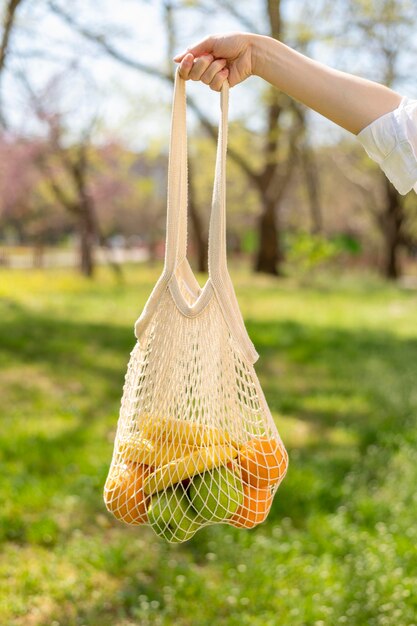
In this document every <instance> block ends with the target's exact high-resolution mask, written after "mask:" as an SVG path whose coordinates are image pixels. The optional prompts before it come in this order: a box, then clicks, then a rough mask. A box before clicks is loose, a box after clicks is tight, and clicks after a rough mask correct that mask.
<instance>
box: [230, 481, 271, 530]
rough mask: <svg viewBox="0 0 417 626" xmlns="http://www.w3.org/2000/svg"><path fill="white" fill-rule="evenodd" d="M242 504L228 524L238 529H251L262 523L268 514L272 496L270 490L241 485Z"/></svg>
mask: <svg viewBox="0 0 417 626" xmlns="http://www.w3.org/2000/svg"><path fill="white" fill-rule="evenodd" d="M243 493H244V497H243V502H242V504H241V506H240V507H239V508H238V509H237V511H236V513H235V514H234V515H233V517H231V518H230V520H229V523H230V524H232V525H233V526H237V527H238V528H253V527H254V526H256V525H257V524H260V523H261V522H263V521H264V520H265V519H266V518H267V516H268V513H269V509H270V507H271V503H272V498H273V495H272V493H271V490H270V489H269V488H268V489H257V488H256V487H251V486H250V485H243Z"/></svg>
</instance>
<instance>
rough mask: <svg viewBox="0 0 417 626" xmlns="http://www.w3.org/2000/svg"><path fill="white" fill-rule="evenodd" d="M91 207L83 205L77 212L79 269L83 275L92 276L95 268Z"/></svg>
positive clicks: (94, 240) (94, 237) (94, 233)
mask: <svg viewBox="0 0 417 626" xmlns="http://www.w3.org/2000/svg"><path fill="white" fill-rule="evenodd" d="M95 226H96V225H95V220H94V216H93V214H92V211H91V207H89V206H88V205H85V206H83V207H82V209H81V210H80V213H79V224H78V227H79V237H80V270H81V273H82V274H83V276H86V277H87V278H92V277H93V274H94V269H95V263H94V246H95V244H96V227H95Z"/></svg>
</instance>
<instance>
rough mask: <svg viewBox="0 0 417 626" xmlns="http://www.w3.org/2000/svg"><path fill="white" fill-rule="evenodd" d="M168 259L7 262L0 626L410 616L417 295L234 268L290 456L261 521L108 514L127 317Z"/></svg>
mask: <svg viewBox="0 0 417 626" xmlns="http://www.w3.org/2000/svg"><path fill="white" fill-rule="evenodd" d="M161 269H162V268H161V265H160V264H157V265H156V266H155V267H153V268H148V267H137V266H136V267H134V266H132V267H128V268H126V270H125V275H124V279H123V281H122V282H120V281H119V282H117V281H116V280H115V278H114V276H113V275H112V273H111V272H110V271H109V270H108V269H106V268H100V270H99V271H98V275H97V279H96V280H95V281H94V282H91V281H88V280H85V279H82V278H80V277H78V276H77V275H76V274H74V273H71V272H67V271H63V270H54V271H52V270H51V271H48V272H38V271H34V272H18V271H13V272H11V271H5V270H1V271H0V320H1V323H0V367H1V387H0V389H1V404H0V412H1V420H2V421H1V425H2V437H1V443H0V454H1V457H0V459H1V473H0V493H1V495H2V507H1V512H0V537H1V539H2V541H3V554H2V557H3V558H2V560H1V561H0V581H1V582H0V585H1V591H0V597H1V604H0V623H1V624H7V625H9V624H13V625H16V626H44V625H47V626H52V624H53V625H54V626H55V625H56V624H57V625H58V626H80V625H82V626H97V625H98V624H100V626H132V624H140V626H146V625H147V624H149V625H152V626H154V625H163V626H165V625H166V626H172V624H175V625H178V626H212V625H213V624H226V625H227V626H229V625H230V626H235V625H236V626H237V625H239V626H245V625H248V626H277V624H285V626H304V625H306V624H315V625H317V626H319V625H320V626H322V625H324V626H328V625H331V626H333V624H348V625H349V626H352V625H362V624H363V625H366V626H368V625H369V626H380V625H381V626H382V625H389V626H391V625H395V626H397V625H398V626H403V625H404V626H405V625H407V626H411V624H413V623H414V622H413V620H414V619H415V614H416V613H417V600H416V595H415V593H414V590H415V587H416V584H417V574H416V572H417V555H416V550H415V545H416V542H417V526H416V524H415V520H416V517H417V500H416V495H415V484H416V483H417V452H416V450H417V424H416V409H417V386H416V384H415V381H416V380H417V326H416V319H417V297H416V294H415V293H414V292H412V291H405V290H402V289H400V288H398V287H395V286H392V285H390V286H387V285H385V284H383V283H382V282H381V281H380V280H379V279H377V278H374V277H372V276H368V277H362V278H358V277H353V278H352V277H344V276H338V277H336V278H335V277H333V278H332V277H329V276H327V277H326V276H319V277H318V278H317V279H316V280H315V281H314V283H312V284H311V285H310V286H308V287H306V286H304V287H302V288H301V287H300V286H299V285H297V282H296V281H295V280H293V279H291V280H290V279H288V280H277V279H274V278H271V277H266V276H254V275H252V274H251V273H250V272H249V271H248V270H247V268H246V267H245V266H243V267H239V264H238V263H236V262H235V263H233V264H232V267H231V273H232V276H233V280H234V283H235V285H236V291H237V294H238V299H239V302H240V305H241V308H242V312H243V314H244V317H245V320H246V324H247V328H248V330H249V333H250V335H251V338H252V339H253V341H254V343H255V345H256V348H257V350H258V352H259V354H260V359H259V361H258V362H257V364H256V366H255V367H256V370H257V372H258V375H259V378H260V380H261V383H262V385H263V389H264V391H265V394H266V397H267V400H268V403H269V405H270V407H271V410H272V412H273V414H274V417H275V419H276V422H277V425H278V428H279V430H280V432H281V435H282V437H283V439H284V441H285V443H286V445H287V447H288V450H289V453H290V469H289V472H288V475H287V477H286V479H285V481H284V483H283V484H282V486H281V487H280V489H279V491H278V494H277V496H276V498H275V501H274V505H273V508H272V511H271V513H270V515H269V517H268V520H267V522H266V523H265V524H264V525H262V526H261V527H259V528H258V529H255V530H253V531H242V530H238V529H233V528H231V527H227V526H217V527H216V526H213V527H209V528H207V529H204V530H202V531H201V532H199V533H198V534H197V535H196V536H195V538H194V539H193V540H191V541H190V542H187V543H186V544H184V545H181V546H172V545H167V544H165V543H163V542H162V541H160V540H159V539H157V538H156V537H155V536H154V535H153V533H152V532H151V531H150V530H149V529H148V528H143V527H141V528H133V529H132V528H128V527H125V526H123V525H121V524H118V523H117V522H116V521H113V520H112V519H111V518H110V516H109V515H108V514H107V513H106V511H105V509H104V506H103V503H102V497H101V491H102V486H103V482H104V479H105V476H106V471H107V468H108V464H109V461H110V457H111V451H112V440H113V436H114V432H115V427H116V421H117V415H118V410H119V402H120V396H121V392H122V385H123V378H124V374H125V368H126V364H127V360H128V356H129V352H130V350H131V348H132V347H133V343H134V335H133V325H134V322H135V320H136V318H137V317H138V315H139V313H140V312H141V310H142V307H143V305H144V303H145V301H146V299H147V297H148V295H149V294H150V292H151V290H152V287H153V285H154V283H155V281H156V279H157V278H158V276H159V274H160V271H161ZM203 282H204V277H201V280H200V284H202V283H203Z"/></svg>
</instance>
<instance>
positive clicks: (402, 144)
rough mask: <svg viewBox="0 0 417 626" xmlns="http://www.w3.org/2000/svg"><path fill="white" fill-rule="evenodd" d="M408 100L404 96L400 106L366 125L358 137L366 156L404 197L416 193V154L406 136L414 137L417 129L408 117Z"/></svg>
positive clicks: (409, 102)
mask: <svg viewBox="0 0 417 626" xmlns="http://www.w3.org/2000/svg"><path fill="white" fill-rule="evenodd" d="M410 104H412V103H411V101H410V100H409V99H408V98H407V97H404V98H402V100H401V102H400V104H399V106H398V107H397V108H396V109H395V110H394V111H390V112H389V113H386V114H385V115H382V116H381V117H379V118H377V119H376V120H374V121H373V122H372V123H371V124H369V125H368V126H366V127H365V128H364V129H363V130H361V131H360V133H359V134H358V135H357V137H358V139H359V141H360V142H361V144H362V145H363V147H364V148H365V150H366V152H367V154H368V155H369V156H370V157H371V159H373V160H374V161H376V163H378V165H379V166H380V167H381V169H382V170H383V172H384V173H385V174H386V176H387V177H388V179H389V180H390V181H391V183H392V184H393V185H394V187H395V188H396V189H397V191H398V192H399V193H400V194H402V195H405V194H406V193H408V192H409V191H410V190H411V189H414V191H415V192H416V193H417V155H416V154H415V153H414V150H413V146H412V144H411V142H410V139H409V133H411V132H413V133H414V135H417V127H416V125H415V123H414V121H413V119H412V118H411V116H410V115H409V109H410V106H407V105H410Z"/></svg>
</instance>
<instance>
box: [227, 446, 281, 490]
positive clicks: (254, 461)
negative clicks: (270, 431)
mask: <svg viewBox="0 0 417 626" xmlns="http://www.w3.org/2000/svg"><path fill="white" fill-rule="evenodd" d="M238 462H239V465H240V467H241V470H242V479H243V481H244V482H245V483H247V484H248V485H251V486H252V487H256V488H257V489H266V488H268V487H271V486H272V485H275V484H276V483H277V482H278V481H279V480H280V478H281V476H283V474H284V473H285V469H286V466H287V462H288V461H287V456H286V452H285V451H284V450H283V449H282V448H281V447H280V445H279V443H278V441H277V440H276V439H268V438H267V437H254V438H253V439H250V440H249V441H247V442H246V443H244V444H243V445H242V446H241V447H240V449H239V456H238Z"/></svg>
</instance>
